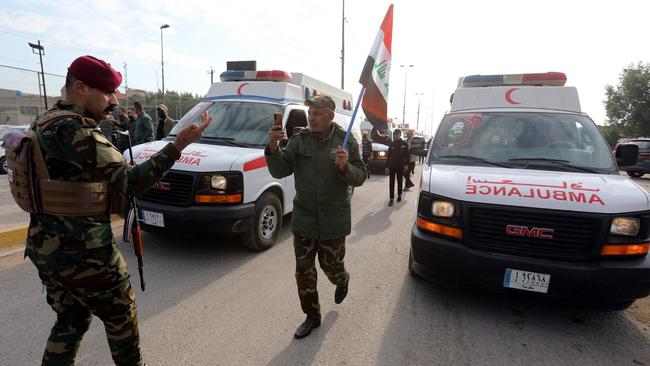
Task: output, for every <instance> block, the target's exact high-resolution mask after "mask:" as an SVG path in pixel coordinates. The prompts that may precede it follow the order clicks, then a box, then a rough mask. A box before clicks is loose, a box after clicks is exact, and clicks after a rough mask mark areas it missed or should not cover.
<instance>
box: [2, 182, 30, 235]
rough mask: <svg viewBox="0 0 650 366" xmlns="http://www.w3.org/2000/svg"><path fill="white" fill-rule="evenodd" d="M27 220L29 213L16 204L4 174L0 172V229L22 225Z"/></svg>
mask: <svg viewBox="0 0 650 366" xmlns="http://www.w3.org/2000/svg"><path fill="white" fill-rule="evenodd" d="M28 222H29V215H28V214H27V213H26V212H23V211H21V210H20V208H18V206H16V203H15V202H14V200H13V198H12V197H11V191H9V181H8V180H7V175H6V174H0V231H3V230H7V229H13V228H16V227H19V226H24V225H26V224H27V223H28Z"/></svg>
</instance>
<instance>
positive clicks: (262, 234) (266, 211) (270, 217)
mask: <svg viewBox="0 0 650 366" xmlns="http://www.w3.org/2000/svg"><path fill="white" fill-rule="evenodd" d="M281 228H282V204H281V203H280V199H279V198H278V197H277V196H276V195H275V194H273V193H271V192H266V193H264V194H262V196H260V198H259V199H258V200H257V202H256V203H255V216H253V220H252V226H251V227H250V229H249V230H248V231H246V232H243V233H242V236H241V238H242V241H243V243H244V245H245V246H246V247H247V248H249V249H251V250H254V251H256V252H261V251H263V250H267V249H269V248H270V247H272V246H273V244H275V241H276V240H277V239H278V235H279V234H280V229H281Z"/></svg>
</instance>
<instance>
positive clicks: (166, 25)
mask: <svg viewBox="0 0 650 366" xmlns="http://www.w3.org/2000/svg"><path fill="white" fill-rule="evenodd" d="M165 28H169V24H163V25H161V26H160V72H161V73H160V74H161V75H162V97H163V104H165V61H164V57H163V29H165Z"/></svg>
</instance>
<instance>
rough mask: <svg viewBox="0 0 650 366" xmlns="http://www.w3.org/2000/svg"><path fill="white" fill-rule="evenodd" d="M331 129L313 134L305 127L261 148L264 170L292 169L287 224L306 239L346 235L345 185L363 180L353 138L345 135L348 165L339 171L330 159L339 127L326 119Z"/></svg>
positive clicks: (281, 173) (278, 173)
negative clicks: (270, 147)
mask: <svg viewBox="0 0 650 366" xmlns="http://www.w3.org/2000/svg"><path fill="white" fill-rule="evenodd" d="M332 126H333V128H332V132H331V133H330V135H329V136H328V137H327V138H325V139H319V138H317V137H316V136H314V135H313V134H312V133H311V130H310V129H309V128H304V129H302V130H301V131H300V132H299V133H297V134H295V135H293V136H291V138H290V139H289V142H288V143H287V145H286V147H285V148H282V149H280V148H278V150H276V152H275V153H274V154H271V153H270V151H269V150H268V147H267V149H266V151H265V155H266V161H267V164H268V168H269V172H270V173H271V175H272V176H273V177H274V178H282V177H286V176H288V175H291V174H292V173H293V175H294V179H295V185H296V197H295V198H294V200H293V216H292V218H291V229H292V231H293V232H294V233H297V234H300V235H303V236H304V237H306V238H309V239H322V240H330V239H339V238H343V237H345V236H346V235H348V234H350V230H351V221H352V218H351V212H350V208H351V207H350V198H351V197H350V189H349V187H350V186H353V187H358V186H360V185H362V184H363V182H364V181H365V180H366V176H367V174H368V173H367V171H366V167H365V164H364V163H363V161H362V160H361V157H360V155H359V145H358V144H357V142H356V140H355V139H354V137H351V138H350V139H349V140H348V146H347V150H348V165H347V167H346V169H345V173H344V174H341V172H340V171H339V170H338V168H337V167H336V165H335V164H334V160H335V158H336V154H335V151H336V148H337V147H339V146H340V145H342V144H343V138H344V137H345V130H343V129H342V128H341V127H340V126H339V125H338V124H336V123H332Z"/></svg>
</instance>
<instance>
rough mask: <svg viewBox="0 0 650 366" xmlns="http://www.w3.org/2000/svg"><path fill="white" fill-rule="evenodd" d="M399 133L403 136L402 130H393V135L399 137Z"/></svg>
mask: <svg viewBox="0 0 650 366" xmlns="http://www.w3.org/2000/svg"><path fill="white" fill-rule="evenodd" d="M398 133H399V134H400V135H401V134H402V130H400V129H399V128H396V129H394V130H393V135H397V134H398Z"/></svg>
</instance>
